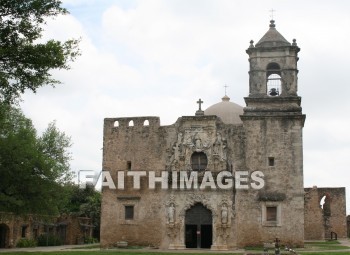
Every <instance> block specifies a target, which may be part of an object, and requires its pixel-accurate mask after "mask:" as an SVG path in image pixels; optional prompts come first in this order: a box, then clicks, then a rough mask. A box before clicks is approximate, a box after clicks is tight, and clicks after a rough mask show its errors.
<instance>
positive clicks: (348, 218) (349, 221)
mask: <svg viewBox="0 0 350 255" xmlns="http://www.w3.org/2000/svg"><path fill="white" fill-rule="evenodd" d="M346 220H347V226H348V237H350V215H348V216H347V217H346Z"/></svg>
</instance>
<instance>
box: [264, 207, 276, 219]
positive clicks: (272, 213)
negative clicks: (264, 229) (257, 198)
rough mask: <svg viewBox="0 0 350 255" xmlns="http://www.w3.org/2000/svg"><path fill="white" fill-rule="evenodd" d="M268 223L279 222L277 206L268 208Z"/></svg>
mask: <svg viewBox="0 0 350 255" xmlns="http://www.w3.org/2000/svg"><path fill="white" fill-rule="evenodd" d="M266 221H277V206H267V207H266Z"/></svg>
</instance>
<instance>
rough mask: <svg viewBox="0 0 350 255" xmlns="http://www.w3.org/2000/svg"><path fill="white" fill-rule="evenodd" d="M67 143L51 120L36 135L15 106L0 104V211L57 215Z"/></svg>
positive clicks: (62, 196)
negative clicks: (41, 133)
mask: <svg viewBox="0 0 350 255" xmlns="http://www.w3.org/2000/svg"><path fill="white" fill-rule="evenodd" d="M70 145H71V143H70V138H69V137H67V136H66V135H65V134H64V133H62V132H60V131H58V129H57V128H56V127H55V123H50V124H49V126H48V128H47V130H46V131H45V132H44V133H43V135H42V136H38V135H37V132H36V130H35V128H34V126H33V124H32V122H31V120H30V119H28V118H26V117H25V116H24V115H23V113H22V112H21V111H20V110H19V109H18V108H15V107H11V106H9V105H7V104H0V173H1V178H0V211H9V212H14V213H16V214H26V213H37V214H44V215H57V214H58V212H59V207H60V204H62V203H63V202H65V196H66V195H65V192H64V188H63V184H64V183H67V182H68V181H69V179H70V176H69V175H68V176H67V173H68V172H69V160H70V153H69V152H68V148H69V146H70Z"/></svg>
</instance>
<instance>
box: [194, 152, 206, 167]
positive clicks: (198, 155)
mask: <svg viewBox="0 0 350 255" xmlns="http://www.w3.org/2000/svg"><path fill="white" fill-rule="evenodd" d="M191 165H192V170H193V171H204V170H205V169H206V168H207V165H208V158H207V155H205V153H204V152H194V153H193V154H192V156H191Z"/></svg>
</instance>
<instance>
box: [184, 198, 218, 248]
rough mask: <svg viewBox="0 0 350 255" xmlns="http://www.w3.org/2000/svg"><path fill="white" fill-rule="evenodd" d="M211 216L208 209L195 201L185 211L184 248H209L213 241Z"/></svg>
mask: <svg viewBox="0 0 350 255" xmlns="http://www.w3.org/2000/svg"><path fill="white" fill-rule="evenodd" d="M212 222H213V217H212V213H211V211H210V210H209V209H207V208H205V207H204V206H203V205H202V204H200V203H197V204H195V205H194V206H192V207H191V208H190V209H188V210H187V211H186V216H185V244H186V248H210V246H211V245H212V243H213V223H212Z"/></svg>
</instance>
